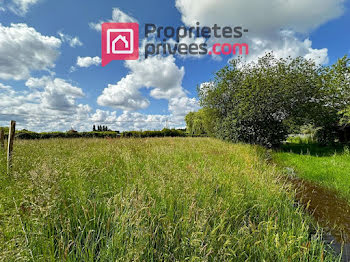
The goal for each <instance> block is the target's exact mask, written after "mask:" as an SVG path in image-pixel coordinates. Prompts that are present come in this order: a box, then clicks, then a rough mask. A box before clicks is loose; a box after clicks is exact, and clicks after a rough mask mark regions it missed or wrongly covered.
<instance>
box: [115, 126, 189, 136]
mask: <svg viewBox="0 0 350 262" xmlns="http://www.w3.org/2000/svg"><path fill="white" fill-rule="evenodd" d="M121 136H122V137H138V138H144V137H184V136H186V133H185V132H184V131H182V130H177V129H167V128H164V129H163V130H161V131H125V132H123V133H122V134H121Z"/></svg>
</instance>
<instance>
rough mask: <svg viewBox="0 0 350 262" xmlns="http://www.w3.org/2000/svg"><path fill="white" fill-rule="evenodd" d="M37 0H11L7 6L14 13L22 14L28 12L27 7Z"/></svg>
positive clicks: (37, 0)
mask: <svg viewBox="0 0 350 262" xmlns="http://www.w3.org/2000/svg"><path fill="white" fill-rule="evenodd" d="M39 1H40V0H12V3H11V4H10V5H9V8H10V10H11V11H12V12H14V13H15V14H17V15H20V16H24V15H25V14H26V13H27V12H28V10H29V8H30V7H31V6H33V5H35V4H36V3H38V2H39Z"/></svg>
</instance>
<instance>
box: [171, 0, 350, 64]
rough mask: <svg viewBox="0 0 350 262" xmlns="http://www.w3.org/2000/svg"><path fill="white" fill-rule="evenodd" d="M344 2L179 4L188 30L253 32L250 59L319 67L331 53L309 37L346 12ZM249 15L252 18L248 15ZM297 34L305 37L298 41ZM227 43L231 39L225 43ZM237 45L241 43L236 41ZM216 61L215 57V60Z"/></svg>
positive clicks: (248, 39)
mask: <svg viewBox="0 0 350 262" xmlns="http://www.w3.org/2000/svg"><path fill="white" fill-rule="evenodd" d="M344 2H345V1H344V0H295V1H280V0H272V1H261V0H251V1H245V2H242V1H239V0H223V1H219V2H218V1H214V2H213V1H210V0H203V1H202V0H191V1H190V0H176V7H177V8H178V10H179V11H180V12H181V15H182V21H183V22H184V23H185V24H186V25H188V26H195V25H196V22H200V24H201V26H204V25H207V26H213V25H214V24H218V25H219V26H232V27H234V26H243V27H244V28H245V29H249V33H247V34H246V35H245V36H246V37H245V38H243V39H241V41H240V42H247V43H248V44H249V46H250V55H249V57H248V59H250V60H252V59H256V58H257V57H258V56H261V55H263V54H264V53H265V51H271V50H272V51H274V53H275V54H277V56H284V57H285V56H288V55H292V56H304V57H306V58H315V59H316V62H317V63H326V62H327V61H328V54H327V53H328V50H327V49H313V48H312V46H311V44H312V42H311V41H310V40H309V39H308V38H307V37H305V36H307V34H308V33H309V32H310V31H311V30H314V29H315V28H317V27H319V26H321V25H322V24H324V23H326V22H328V21H329V20H331V19H334V18H337V17H339V16H340V15H342V14H343V12H344ZM247 13H248V14H249V15H247ZM297 34H300V35H302V36H303V37H296V35H297ZM213 41H218V42H220V41H223V39H219V40H218V39H215V40H214V39H211V40H210V42H209V44H212V43H213ZM225 41H226V42H227V39H226V40H225ZM235 41H237V39H236V40H235ZM213 57H215V56H213Z"/></svg>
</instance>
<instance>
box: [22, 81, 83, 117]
mask: <svg viewBox="0 0 350 262" xmlns="http://www.w3.org/2000/svg"><path fill="white" fill-rule="evenodd" d="M26 86H28V87H30V88H39V90H40V89H42V91H41V90H40V91H37V93H38V96H39V97H40V100H41V103H40V106H42V107H44V108H48V109H52V110H58V111H72V110H73V111H74V110H75V109H76V99H77V98H81V97H83V96H84V92H83V90H82V89H81V88H79V87H76V86H73V85H72V84H71V83H69V82H67V81H66V80H64V79H61V78H55V79H52V78H51V77H42V78H29V79H28V80H27V82H26Z"/></svg>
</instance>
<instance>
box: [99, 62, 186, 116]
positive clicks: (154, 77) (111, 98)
mask: <svg viewBox="0 0 350 262" xmlns="http://www.w3.org/2000/svg"><path fill="white" fill-rule="evenodd" d="M125 65H126V67H127V68H128V69H130V73H129V74H128V75H127V76H126V77H124V78H123V79H121V80H120V81H119V82H118V83H117V84H116V85H108V87H107V88H105V89H104V90H103V92H102V94H101V96H99V97H98V99H97V102H98V104H99V105H101V106H109V107H113V108H116V109H122V110H129V111H130V110H138V109H144V108H146V107H148V106H149V101H148V100H147V99H146V98H145V97H143V96H142V95H141V93H140V89H141V88H143V87H145V88H147V89H150V96H151V97H153V98H156V99H167V100H168V101H169V110H170V111H173V110H174V111H180V110H181V109H180V108H179V107H177V108H176V106H175V104H176V102H175V101H178V102H179V101H181V102H185V100H186V101H187V99H188V98H187V95H186V93H185V91H184V89H183V87H182V79H183V77H184V74H185V69H184V67H181V68H179V67H177V65H176V64H175V58H174V57H173V56H168V57H162V56H153V57H150V58H148V59H143V60H135V61H127V62H126V63H125ZM174 99H175V100H174ZM176 99H178V100H176ZM181 99H182V100H181ZM187 102H188V101H187ZM170 104H171V105H170ZM189 104H191V103H190V102H189ZM189 104H188V105H189ZM178 105H180V104H179V103H178ZM180 107H181V106H180ZM175 109H176V110H175ZM184 110H185V109H184Z"/></svg>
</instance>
